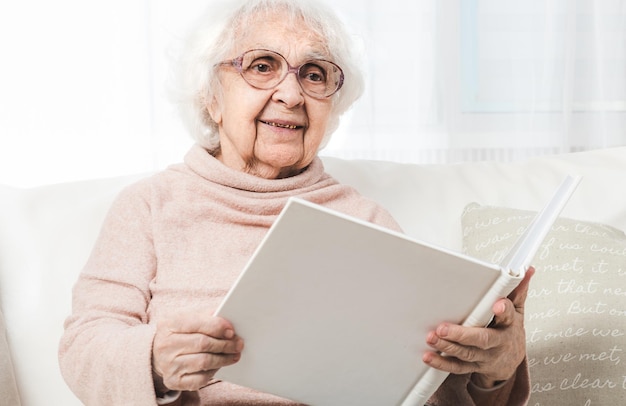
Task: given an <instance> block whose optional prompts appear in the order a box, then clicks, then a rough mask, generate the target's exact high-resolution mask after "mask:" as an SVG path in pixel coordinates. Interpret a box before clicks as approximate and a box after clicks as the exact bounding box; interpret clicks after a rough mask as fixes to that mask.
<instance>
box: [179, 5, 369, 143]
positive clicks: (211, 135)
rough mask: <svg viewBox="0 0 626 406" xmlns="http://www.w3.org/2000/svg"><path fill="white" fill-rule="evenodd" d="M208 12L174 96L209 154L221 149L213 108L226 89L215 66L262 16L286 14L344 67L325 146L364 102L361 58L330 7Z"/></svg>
mask: <svg viewBox="0 0 626 406" xmlns="http://www.w3.org/2000/svg"><path fill="white" fill-rule="evenodd" d="M210 3H211V4H210V7H209V9H208V10H207V12H206V13H205V14H204V15H203V16H202V17H201V18H200V19H199V20H198V23H197V24H196V26H195V27H194V29H193V30H192V31H191V33H190V35H189V37H188V39H187V41H186V43H185V46H184V48H183V49H182V51H181V54H180V55H179V57H178V58H177V60H176V62H175V66H174V71H173V73H174V76H173V80H174V81H173V83H171V86H170V95H171V96H172V98H173V99H174V102H175V103H176V104H177V105H178V107H179V111H180V113H181V116H182V120H183V122H184V124H185V125H186V126H187V128H188V130H189V132H190V135H191V136H192V138H194V140H195V141H196V142H197V143H199V144H200V145H202V146H204V147H205V148H207V149H209V150H215V149H217V148H219V134H218V129H217V124H216V123H215V122H214V121H213V120H212V118H211V117H210V115H209V113H208V111H207V105H208V103H209V102H210V101H211V100H213V99H214V98H217V100H219V95H220V92H221V90H222V89H221V85H220V83H219V80H218V78H217V71H216V69H215V66H216V65H217V64H218V63H220V62H222V61H223V60H225V59H227V58H232V55H231V53H232V51H233V50H234V49H235V48H236V44H237V41H238V39H239V38H240V35H241V34H242V33H243V32H244V31H245V30H246V27H247V26H248V25H249V24H247V23H248V22H249V21H251V20H252V19H253V18H255V17H258V16H259V14H261V13H267V14H268V15H271V14H274V13H276V12H281V13H285V15H286V17H287V18H290V19H291V20H290V21H300V22H302V21H304V24H305V28H306V29H308V30H311V32H312V33H314V34H316V35H318V36H319V37H320V38H323V39H324V41H325V42H326V43H325V46H326V49H327V50H328V53H329V58H330V59H331V60H332V61H333V62H335V63H336V64H337V65H339V66H340V67H341V69H342V70H343V72H344V76H345V80H344V84H343V86H342V88H341V89H340V90H339V91H338V92H337V93H335V94H334V95H333V96H331V97H332V108H331V111H330V117H329V121H328V126H327V130H326V134H325V136H324V140H323V141H322V143H321V147H323V146H325V145H326V143H327V142H328V140H329V139H330V135H331V134H332V133H333V132H334V131H335V130H336V129H337V127H338V126H339V118H340V116H341V115H342V114H343V113H344V112H346V111H347V110H348V109H349V108H350V106H352V104H353V103H354V102H355V101H356V100H357V99H358V98H359V97H360V96H361V94H362V93H363V88H364V80H363V72H362V71H361V69H360V66H361V64H360V61H361V59H360V55H359V54H358V53H357V51H356V48H357V47H355V44H354V43H353V41H352V37H351V36H350V35H349V34H348V32H347V30H346V29H345V27H344V25H343V23H342V22H341V21H340V19H339V18H338V17H337V15H336V14H335V13H334V12H333V11H332V10H331V9H329V8H328V7H326V6H324V5H322V4H321V3H320V2H319V1H315V0H230V1H223V0H218V1H216V0H212V1H211V2H210Z"/></svg>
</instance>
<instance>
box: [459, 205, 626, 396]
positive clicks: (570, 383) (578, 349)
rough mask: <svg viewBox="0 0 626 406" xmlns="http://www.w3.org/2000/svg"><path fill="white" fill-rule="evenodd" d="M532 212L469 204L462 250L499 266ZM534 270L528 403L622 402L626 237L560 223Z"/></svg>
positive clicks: (585, 225) (598, 227)
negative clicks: (530, 386) (530, 393)
mask: <svg viewBox="0 0 626 406" xmlns="http://www.w3.org/2000/svg"><path fill="white" fill-rule="evenodd" d="M534 215H535V213H534V212H530V211H524V210H517V209H511V208H502V207H489V206H481V205H478V204H470V205H468V206H467V207H466V210H465V211H464V213H463V217H462V224H463V236H464V251H465V253H467V254H468V255H471V256H473V257H477V258H479V259H483V260H487V261H490V262H496V263H497V262H499V261H500V260H501V259H502V257H503V256H504V255H505V254H506V252H507V251H508V249H509V248H510V247H511V246H512V245H513V243H514V241H515V239H516V237H517V236H519V235H520V234H521V233H522V232H523V230H524V228H525V227H526V226H527V225H528V224H529V223H530V221H531V220H532V218H533V217H534ZM533 266H535V268H536V274H535V276H534V277H533V279H532V281H531V289H530V291H529V295H528V299H527V301H526V309H525V319H526V334H527V337H526V344H527V351H528V358H529V365H530V371H531V379H532V398H531V401H530V403H529V404H531V405H537V404H539V405H555V404H559V405H581V406H582V405H616V404H621V402H623V399H624V398H623V396H624V384H625V383H626V377H625V376H624V361H626V352H625V351H626V235H624V233H623V232H622V231H620V230H617V229H615V228H613V227H610V226H607V225H603V224H598V223H590V222H585V221H579V220H574V219H569V218H559V219H558V220H557V221H556V222H555V224H554V226H553V227H552V229H551V231H550V232H549V234H548V236H547V237H546V239H545V240H544V242H543V244H542V245H541V247H540V249H539V251H538V253H537V255H536V256H535V258H534V261H533ZM622 358H624V360H622Z"/></svg>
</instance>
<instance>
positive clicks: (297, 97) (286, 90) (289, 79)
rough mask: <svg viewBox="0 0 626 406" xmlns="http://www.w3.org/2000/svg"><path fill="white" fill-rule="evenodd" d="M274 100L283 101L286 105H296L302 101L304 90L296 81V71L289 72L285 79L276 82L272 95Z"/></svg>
mask: <svg viewBox="0 0 626 406" xmlns="http://www.w3.org/2000/svg"><path fill="white" fill-rule="evenodd" d="M272 98H273V99H274V100H275V101H278V102H281V103H284V104H285V105H286V106H287V107H296V106H299V105H301V104H303V103H304V91H303V90H302V86H301V85H300V82H299V81H298V77H297V76H296V72H289V73H288V74H287V76H286V77H285V79H283V81H282V82H280V83H279V84H278V86H276V88H275V92H274V94H273V95H272Z"/></svg>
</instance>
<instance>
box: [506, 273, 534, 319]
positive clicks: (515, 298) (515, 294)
mask: <svg viewBox="0 0 626 406" xmlns="http://www.w3.org/2000/svg"><path fill="white" fill-rule="evenodd" d="M534 274H535V268H533V267H530V268H528V270H527V271H526V274H525V275H524V279H522V281H521V282H520V284H519V285H518V286H517V287H516V288H515V289H514V290H513V291H512V292H511V294H510V295H509V296H508V298H509V299H510V300H511V301H512V302H513V304H514V305H515V307H516V308H517V309H519V310H518V312H520V313H522V314H524V302H526V296H528V287H529V286H530V280H531V278H532V277H533V275H534Z"/></svg>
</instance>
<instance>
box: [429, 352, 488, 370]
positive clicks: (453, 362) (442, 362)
mask: <svg viewBox="0 0 626 406" xmlns="http://www.w3.org/2000/svg"><path fill="white" fill-rule="evenodd" d="M422 361H424V363H425V364H427V365H429V366H431V367H433V368H435V369H439V370H441V371H446V372H450V373H452V374H457V375H461V374H468V373H471V372H474V371H475V370H476V369H477V367H476V365H475V364H472V363H467V362H463V361H461V360H459V359H457V358H454V357H449V356H443V355H441V354H437V353H435V352H431V351H428V352H426V353H424V355H423V356H422Z"/></svg>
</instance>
